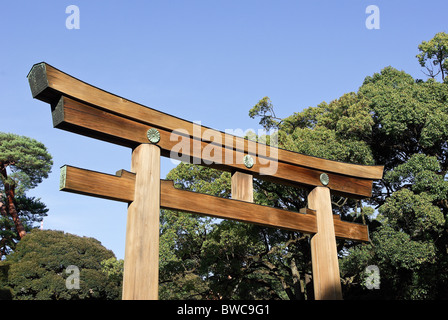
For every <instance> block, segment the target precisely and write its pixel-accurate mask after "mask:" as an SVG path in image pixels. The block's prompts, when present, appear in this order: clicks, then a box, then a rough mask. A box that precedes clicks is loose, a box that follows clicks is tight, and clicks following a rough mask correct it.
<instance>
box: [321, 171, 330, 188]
mask: <svg viewBox="0 0 448 320" xmlns="http://www.w3.org/2000/svg"><path fill="white" fill-rule="evenodd" d="M320 182H321V183H322V184H323V185H324V186H326V185H327V184H328V183H329V182H330V177H329V176H328V174H326V173H322V174H321V175H320Z"/></svg>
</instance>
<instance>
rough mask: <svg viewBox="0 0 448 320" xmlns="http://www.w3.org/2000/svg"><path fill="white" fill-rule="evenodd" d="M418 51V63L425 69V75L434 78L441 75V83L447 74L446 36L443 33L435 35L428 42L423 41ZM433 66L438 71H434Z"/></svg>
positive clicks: (447, 39) (447, 45) (447, 46)
mask: <svg viewBox="0 0 448 320" xmlns="http://www.w3.org/2000/svg"><path fill="white" fill-rule="evenodd" d="M418 49H419V51H420V53H419V54H418V55H417V58H418V61H419V62H420V65H421V66H422V67H425V68H426V70H427V72H428V73H426V75H428V76H430V77H431V78H435V77H436V76H437V75H438V74H439V73H441V74H442V81H443V80H444V79H445V76H446V74H447V72H448V59H447V58H448V34H446V33H445V32H439V33H437V34H436V35H435V36H434V38H432V39H431V40H429V41H423V42H422V43H421V44H420V45H419V46H418ZM434 66H436V67H437V68H438V69H439V70H438V71H437V72H435V71H434Z"/></svg>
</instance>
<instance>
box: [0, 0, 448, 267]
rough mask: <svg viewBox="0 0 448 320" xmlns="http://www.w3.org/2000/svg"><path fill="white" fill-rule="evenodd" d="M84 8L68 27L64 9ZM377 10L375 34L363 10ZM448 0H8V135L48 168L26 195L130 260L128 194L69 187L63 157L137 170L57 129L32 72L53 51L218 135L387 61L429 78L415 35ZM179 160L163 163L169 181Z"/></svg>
mask: <svg viewBox="0 0 448 320" xmlns="http://www.w3.org/2000/svg"><path fill="white" fill-rule="evenodd" d="M69 5H76V6H78V8H79V10H80V28H79V29H71V30H69V29H67V28H66V23H65V22H66V19H67V17H68V16H69V14H67V13H66V12H65V11H66V7H67V6H69ZM369 5H376V6H377V7H378V8H379V10H380V29H379V30H375V29H373V30H369V29H367V28H366V26H365V21H366V19H367V18H368V16H369V14H366V13H365V11H366V8H367V6H369ZM447 12H448V2H447V1H446V0H427V1H424V2H422V1H414V0H407V1H398V0H388V1H383V0H369V1H366V0H337V1H335V0H333V1H322V0H316V1H297V0H296V1H293V0H278V1H263V0H257V1H255V0H240V1H234V0H225V1H224V0H208V1H199V0H188V1H185V0H184V1H179V0H165V1H99V0H98V1H92V0H90V1H82V0H71V1H21V0H16V1H7V2H6V1H5V2H4V3H3V4H2V7H1V11H0V36H1V50H0V58H1V59H0V60H1V61H2V63H1V65H0V88H1V93H2V102H1V103H0V131H3V132H12V133H16V134H20V135H25V136H29V137H32V138H35V139H37V140H39V141H41V142H43V143H44V144H45V145H46V146H47V148H48V150H49V152H50V153H51V154H52V156H53V160H54V166H53V170H52V173H51V175H50V177H49V178H48V179H46V180H45V181H44V182H43V183H42V184H41V185H40V186H38V187H37V188H36V189H33V190H30V191H29V193H28V194H29V195H33V196H36V197H40V198H41V199H42V201H43V202H44V203H46V204H47V206H48V207H49V209H50V211H49V215H48V217H46V218H45V220H44V228H45V229H55V230H64V231H66V232H70V233H74V234H77V235H80V236H89V237H94V238H96V239H98V240H99V241H101V242H102V244H103V245H104V246H105V247H106V248H108V249H111V250H112V251H114V253H115V255H116V256H117V258H123V257H124V243H125V229H126V211H127V206H126V204H122V203H117V202H113V201H108V200H102V199H96V198H91V197H86V196H81V195H76V194H70V193H64V192H60V191H58V189H59V168H60V167H61V166H63V165H65V164H69V165H73V166H77V167H81V168H85V169H90V170H97V171H101V172H105V173H115V171H117V170H119V169H127V170H130V162H131V151H130V150H129V149H126V148H123V147H119V146H115V145H112V144H108V143H105V142H101V141H96V140H93V139H90V138H86V137H82V136H79V135H76V134H73V133H69V132H65V131H62V130H58V129H54V128H53V127H52V122H51V114H50V107H49V106H48V105H47V104H46V103H43V102H41V101H38V100H34V99H32V97H31V93H30V89H29V86H28V82H27V79H26V75H27V73H28V71H29V70H30V69H31V67H32V65H33V64H34V63H37V62H41V61H45V62H47V63H49V64H51V65H53V66H54V67H56V68H58V69H61V70H62V71H64V72H67V73H69V74H71V75H73V76H75V77H77V78H79V79H81V80H83V81H86V82H88V83H90V84H92V85H95V86H97V87H100V88H102V89H104V90H107V91H109V92H113V93H115V94H117V95H120V96H123V97H125V98H128V99H130V100H133V101H136V102H139V103H142V104H144V105H147V106H149V107H152V108H155V109H158V110H160V111H163V112H166V113H169V114H172V115H175V116H178V117H181V118H184V119H186V120H190V121H201V122H202V124H203V125H205V126H208V127H212V128H215V129H218V130H221V131H224V130H225V129H238V128H239V129H243V130H246V129H249V128H252V129H254V130H257V129H259V128H260V127H259V125H258V121H257V120H254V119H250V118H249V117H248V111H249V109H250V108H251V107H252V106H253V105H254V104H256V103H257V102H258V100H260V99H261V98H263V97H264V96H269V97H270V98H271V100H272V102H273V104H274V106H275V110H276V113H277V116H279V117H286V116H289V115H291V114H292V113H293V112H298V111H301V110H303V109H304V108H306V107H308V106H315V105H317V104H319V103H320V102H322V101H327V102H330V101H331V100H333V99H337V98H338V97H340V96H341V95H342V94H344V93H347V92H351V91H357V89H358V88H359V87H360V86H361V84H362V82H363V79H364V78H365V77H366V76H369V75H372V74H373V73H375V72H379V71H381V69H382V68H384V67H386V66H389V65H390V66H393V67H395V68H397V69H399V70H404V71H406V72H407V73H409V74H411V75H412V76H414V77H415V78H423V79H425V78H426V77H425V75H424V74H423V73H422V72H421V68H420V66H419V64H418V62H417V59H416V58H415V55H416V54H417V53H418V49H417V47H418V44H420V43H421V42H422V41H423V40H429V39H431V38H432V37H433V36H434V35H435V34H436V33H437V32H440V31H445V32H448V22H447V20H446V13H447ZM171 168H173V165H172V163H171V162H170V161H169V160H168V159H164V160H163V161H162V177H165V175H166V174H167V173H168V171H169V170H170V169H171Z"/></svg>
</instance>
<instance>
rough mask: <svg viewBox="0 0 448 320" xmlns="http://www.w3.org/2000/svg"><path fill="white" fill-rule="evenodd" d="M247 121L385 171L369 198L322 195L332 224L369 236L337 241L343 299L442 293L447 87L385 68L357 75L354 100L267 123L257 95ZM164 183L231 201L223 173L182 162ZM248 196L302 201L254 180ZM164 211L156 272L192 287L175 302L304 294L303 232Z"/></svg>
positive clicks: (282, 141)
mask: <svg viewBox="0 0 448 320" xmlns="http://www.w3.org/2000/svg"><path fill="white" fill-rule="evenodd" d="M442 65H443V64H442ZM249 115H250V116H251V117H259V118H260V119H261V120H260V124H261V125H262V126H263V127H264V128H266V129H270V128H274V127H276V128H278V145H279V147H281V148H284V149H288V150H292V151H296V152H300V153H304V154H308V155H312V156H318V157H323V158H327V159H332V160H339V161H344V162H350V163H358V164H366V165H373V164H381V165H384V166H385V174H384V179H382V180H381V181H375V182H374V185H373V197H372V198H370V199H366V200H363V201H360V200H353V199H348V198H341V197H338V196H332V204H333V211H334V213H336V214H339V215H340V216H341V219H342V220H348V221H354V222H360V223H365V224H368V226H369V230H370V237H371V242H370V243H366V244H358V243H354V242H352V241H342V240H338V250H339V254H340V268H341V276H342V282H343V292H344V297H345V298H346V299H357V298H360V297H364V298H369V297H370V298H372V297H374V298H380V297H381V298H389V299H431V298H447V297H448V289H447V288H448V283H447V281H448V277H447V276H446V274H448V272H447V271H448V270H447V268H448V232H447V226H448V222H447V218H448V216H447V215H448V181H447V169H448V154H447V150H448V142H447V141H448V89H447V84H446V82H445V83H439V82H437V81H435V79H433V78H430V79H428V80H427V81H422V80H416V79H414V78H413V77H412V76H411V75H409V74H407V73H406V72H404V71H399V70H396V69H394V68H392V67H386V68H384V69H383V70H381V72H379V73H375V74H373V75H372V76H367V77H366V78H365V80H364V82H363V84H362V86H361V87H360V88H359V90H358V91H357V92H351V93H347V94H344V95H343V96H341V97H340V98H338V99H335V100H333V101H331V102H330V103H327V102H322V103H320V104H319V105H317V106H315V107H308V108H305V109H303V111H301V112H297V113H294V114H292V115H291V116H289V117H286V118H284V119H277V118H276V117H275V113H274V107H273V104H272V102H271V101H270V99H269V98H268V97H264V98H263V99H261V100H260V101H259V103H257V104H256V105H255V106H254V107H253V108H252V109H251V110H250V113H249ZM169 178H171V179H174V180H175V182H176V186H177V187H180V188H184V189H189V190H193V191H197V192H205V193H210V194H213V195H216V196H223V197H229V196H230V185H229V181H230V176H229V175H228V174H226V173H221V172H219V171H215V170H211V169H208V168H200V167H197V166H193V165H189V164H181V165H179V166H178V167H177V168H175V169H174V170H172V172H170V176H169ZM254 191H255V196H254V199H255V202H256V203H259V204H264V205H270V206H275V207H280V208H286V209H288V210H298V209H299V208H301V207H304V206H305V205H306V197H307V194H306V191H304V190H300V189H295V188H290V187H285V186H280V185H275V184H272V183H269V182H266V181H262V180H255V181H254ZM170 215H171V216H170V220H169V219H167V220H166V222H167V223H166V224H165V229H164V230H162V237H163V236H164V234H165V235H166V236H167V239H169V246H167V248H168V247H169V250H167V251H166V252H168V251H169V254H170V259H171V260H170V268H171V269H170V271H171V272H172V273H165V276H166V278H165V281H166V283H168V282H170V280H169V279H180V278H182V277H183V275H186V274H188V275H189V279H190V280H192V281H191V282H190V283H189V285H190V286H189V290H190V291H189V293H187V292H185V291H184V292H180V291H179V290H178V291H177V296H176V297H187V296H188V295H189V294H190V293H191V292H195V294H196V296H198V297H203V298H225V299H256V298H259V299H260V298H263V299H267V298H271V299H304V298H310V297H312V286H310V279H311V264H310V254H309V238H307V237H306V236H304V235H302V234H300V233H297V232H286V231H279V230H274V229H269V228H261V227H258V226H252V225H248V224H243V223H238V222H232V221H223V222H219V221H218V222H216V221H213V220H203V219H204V218H198V217H193V216H191V215H184V214H181V213H170ZM167 217H168V216H167ZM170 221H171V222H170ZM175 221H182V222H181V224H176V223H175ZM184 227H186V228H185V229H182V228H184ZM168 235H170V236H168ZM190 253H191V254H190ZM370 265H375V266H377V267H378V268H379V271H380V277H379V279H380V282H381V283H380V289H372V290H368V289H367V285H368V283H367V279H368V278H367V276H368V275H369V274H368V273H367V272H366V267H368V266H370ZM166 270H167V269H166ZM176 277H177V278H176ZM185 279H186V278H185ZM174 283H175V282H174V281H172V282H171V287H170V289H171V290H173V291H175V290H176V289H175V287H176V286H175V284H174ZM199 285H201V286H202V287H201V288H200V287H199ZM166 293H167V296H170V293H169V292H168V291H167V292H166ZM200 293H202V294H200ZM204 293H205V294H204Z"/></svg>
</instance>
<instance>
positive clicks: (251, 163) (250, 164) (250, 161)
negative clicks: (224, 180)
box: [244, 154, 254, 169]
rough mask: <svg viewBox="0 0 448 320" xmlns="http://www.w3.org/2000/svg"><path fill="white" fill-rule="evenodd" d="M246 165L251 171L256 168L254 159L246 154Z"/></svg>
mask: <svg viewBox="0 0 448 320" xmlns="http://www.w3.org/2000/svg"><path fill="white" fill-rule="evenodd" d="M244 165H245V166H246V167H247V168H249V169H250V168H252V167H253V166H254V158H252V157H251V156H250V155H248V154H246V155H245V156H244Z"/></svg>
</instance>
